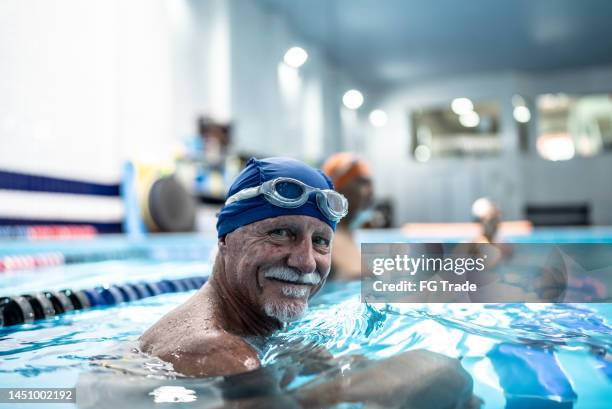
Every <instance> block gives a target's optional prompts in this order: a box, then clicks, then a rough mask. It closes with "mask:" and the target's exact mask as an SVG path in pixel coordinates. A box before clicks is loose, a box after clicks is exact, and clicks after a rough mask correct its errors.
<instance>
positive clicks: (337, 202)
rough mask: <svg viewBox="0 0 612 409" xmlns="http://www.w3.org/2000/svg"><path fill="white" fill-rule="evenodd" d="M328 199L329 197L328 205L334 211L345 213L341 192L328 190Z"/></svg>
mask: <svg viewBox="0 0 612 409" xmlns="http://www.w3.org/2000/svg"><path fill="white" fill-rule="evenodd" d="M326 199H327V206H328V207H329V209H330V210H331V211H332V212H334V213H336V214H342V213H343V211H344V200H342V199H343V198H342V196H340V195H339V194H337V193H335V192H328V193H327V195H326Z"/></svg>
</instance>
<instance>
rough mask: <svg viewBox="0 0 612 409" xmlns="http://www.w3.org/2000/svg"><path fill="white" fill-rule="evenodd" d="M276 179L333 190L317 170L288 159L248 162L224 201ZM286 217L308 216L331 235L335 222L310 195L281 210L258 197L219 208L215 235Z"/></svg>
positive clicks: (314, 197)
mask: <svg viewBox="0 0 612 409" xmlns="http://www.w3.org/2000/svg"><path fill="white" fill-rule="evenodd" d="M278 177H289V178H293V179H297V180H299V181H301V182H304V183H305V184H307V185H309V186H312V187H316V188H319V189H333V188H334V185H333V184H332V182H331V180H330V179H329V178H328V177H327V176H326V175H325V174H324V173H323V172H321V171H320V170H318V169H315V168H312V167H310V166H308V165H306V164H305V163H303V162H300V161H299V160H295V159H291V158H283V157H278V158H266V159H261V160H258V159H255V158H251V159H249V161H248V162H247V164H246V167H245V168H244V169H243V170H242V172H240V174H239V175H238V177H237V178H236V180H234V183H232V186H231V187H230V190H229V192H228V194H227V197H230V196H232V195H233V194H235V193H237V192H239V191H241V190H243V189H246V188H249V187H255V186H260V185H261V184H262V183H264V182H266V181H268V180H272V179H276V178H278ZM286 215H302V216H312V217H316V218H317V219H319V220H321V221H323V222H325V223H327V224H328V225H329V226H330V227H331V228H332V229H333V230H334V231H335V230H336V222H334V221H332V220H329V219H328V218H327V217H325V215H324V214H323V213H321V211H320V210H319V207H318V206H317V201H316V195H314V194H311V195H310V197H309V198H308V201H307V202H306V203H304V204H303V205H302V206H300V207H295V208H284V207H278V206H274V205H273V204H271V203H269V202H268V201H267V200H266V199H264V197H263V196H262V195H258V196H256V197H252V198H250V199H245V200H240V201H237V202H234V203H231V204H229V205H225V206H223V208H222V209H221V212H220V213H219V218H218V219H217V235H218V237H223V236H225V235H226V234H227V233H231V232H232V231H234V230H236V229H237V228H238V227H242V226H246V225H247V224H251V223H255V222H257V221H260V220H264V219H269V218H271V217H277V216H286Z"/></svg>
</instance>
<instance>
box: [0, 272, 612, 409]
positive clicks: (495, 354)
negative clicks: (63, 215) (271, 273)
mask: <svg viewBox="0 0 612 409" xmlns="http://www.w3.org/2000/svg"><path fill="white" fill-rule="evenodd" d="M188 296H189V294H168V295H164V296H159V297H155V298H151V299H146V300H142V301H140V302H137V303H134V304H126V305H124V306H122V307H120V308H108V309H94V310H91V311H84V312H82V313H79V314H66V315H64V316H62V317H58V318H56V319H55V320H51V321H43V322H41V323H37V324H30V325H27V326H22V327H17V328H13V329H3V330H2V332H1V333H0V362H1V365H0V383H1V384H2V386H21V387H41V386H62V387H66V386H73V385H75V384H77V381H78V382H79V388H80V389H81V390H85V391H88V392H87V393H81V394H77V395H78V401H79V406H82V407H88V405H91V404H93V402H107V403H108V404H109V406H108V407H111V406H113V402H114V406H115V407H121V405H120V406H117V402H121V399H124V400H123V402H128V401H129V402H130V406H131V407H139V406H141V407H148V405H151V404H152V403H153V402H156V401H160V402H161V401H165V402H179V403H177V404H179V405H191V404H195V403H197V404H198V407H219V406H221V405H223V402H226V401H227V400H228V399H229V400H231V401H232V402H237V401H238V400H242V401H245V400H246V401H248V402H250V404H249V405H248V406H246V407H252V405H255V407H256V406H257V404H263V403H262V402H265V406H263V407H273V406H274V405H278V407H291V405H295V402H294V401H286V397H285V395H287V392H292V393H293V392H296V391H298V390H299V389H300V388H302V387H304V386H308V385H312V384H313V383H321V382H323V383H325V382H326V380H329V379H332V378H333V377H335V376H337V375H338V374H342V373H344V372H347V373H350V372H351V371H353V372H354V371H358V370H360V369H361V368H363V366H364V365H368V360H370V359H374V360H379V359H383V358H388V357H395V356H397V355H398V354H400V353H403V352H405V351H410V350H416V349H427V350H430V351H435V352H440V353H442V354H444V355H447V356H450V357H457V358H461V359H462V362H463V365H464V366H465V367H466V368H467V369H468V371H469V372H470V373H471V374H472V376H473V377H474V382H475V392H476V393H477V394H478V395H479V396H480V397H481V398H483V399H484V401H485V407H487V408H496V407H501V408H503V407H513V406H512V405H514V407H520V406H516V405H520V404H522V403H521V402H523V403H524V402H525V399H532V398H534V397H535V398H536V399H539V400H540V401H543V400H548V402H551V401H556V402H565V403H566V406H565V407H574V408H578V409H581V408H582V409H595V408H602V409H603V408H608V404H609V400H610V398H611V397H612V392H610V391H612V359H610V353H611V351H612V330H611V329H612V327H611V325H610V321H611V318H612V308H611V306H609V305H600V304H591V305H588V306H585V305H569V304H568V305H561V304H559V305H552V304H528V305H525V304H506V305H478V304H454V305H451V304H393V305H384V304H380V305H378V304H377V305H367V304H363V303H361V302H360V300H359V283H353V284H342V285H335V284H330V285H329V286H328V287H327V288H326V291H325V292H324V293H323V294H321V295H320V296H318V298H317V299H316V300H315V301H314V302H313V303H312V305H311V308H310V310H309V313H308V314H307V315H306V316H305V317H304V318H303V319H302V320H301V321H299V322H296V323H293V324H291V325H289V326H287V327H286V328H285V329H284V330H283V331H280V332H279V333H277V334H275V335H274V336H273V337H271V338H269V339H267V340H260V339H250V340H249V342H251V343H252V344H253V345H254V346H255V347H256V348H257V349H258V350H259V351H260V356H261V361H262V364H263V366H264V368H263V369H261V370H259V371H256V372H255V373H252V374H246V375H241V376H238V377H230V378H225V379H223V378H214V379H206V380H203V379H193V378H185V377H183V376H181V375H180V374H177V373H175V372H174V371H173V370H172V367H171V366H170V365H169V364H167V363H164V362H162V361H160V360H158V359H155V358H151V357H147V356H144V355H142V354H139V353H138V352H137V351H134V349H133V346H134V345H135V344H134V340H135V339H136V338H137V336H138V335H139V334H140V333H142V331H144V330H145V329H146V328H147V327H148V326H149V325H150V324H152V323H153V322H154V321H155V320H157V319H158V318H159V317H160V316H161V315H163V314H164V313H165V312H167V311H168V310H169V309H170V308H173V307H174V306H176V305H178V304H180V303H181V302H183V301H184V300H185V299H186V298H187V297H188ZM406 371H407V374H408V373H409V372H410V371H413V368H406ZM88 388H89V389H88ZM296 393H297V392H296ZM262 396H267V397H268V398H269V397H270V396H273V397H274V399H272V400H270V399H268V398H266V399H267V400H264V401H262V400H261V399H262ZM291 402H293V403H291ZM513 402H514V403H513ZM123 404H125V403H123ZM251 404H252V405H251ZM164 405H166V404H164ZM567 405H569V406H567ZM572 405H573V406H572ZM58 407H60V406H58ZM164 407H165V406H164ZM342 407H345V406H342ZM356 407H359V405H357V406H356ZM536 407H537V406H536ZM541 407H543V406H541Z"/></svg>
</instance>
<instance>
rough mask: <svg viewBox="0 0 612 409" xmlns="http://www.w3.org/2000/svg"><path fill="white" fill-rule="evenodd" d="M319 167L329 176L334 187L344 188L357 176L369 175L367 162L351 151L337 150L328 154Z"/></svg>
mask: <svg viewBox="0 0 612 409" xmlns="http://www.w3.org/2000/svg"><path fill="white" fill-rule="evenodd" d="M321 169H322V170H323V172H325V174H326V175H327V176H329V177H330V178H331V180H332V182H333V183H334V186H336V189H342V188H344V186H346V185H347V184H348V183H349V182H350V181H351V180H353V179H354V178H356V177H358V176H365V177H370V175H371V172H370V167H369V166H368V163H367V162H366V161H365V160H363V159H362V158H360V157H359V156H357V155H355V154H354V153H351V152H339V153H336V154H334V155H332V156H330V157H329V158H328V159H327V160H326V161H325V163H324V164H323V166H321Z"/></svg>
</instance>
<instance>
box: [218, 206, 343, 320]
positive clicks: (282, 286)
mask: <svg viewBox="0 0 612 409" xmlns="http://www.w3.org/2000/svg"><path fill="white" fill-rule="evenodd" d="M332 239H333V231H332V229H331V228H330V227H329V226H328V225H327V224H326V223H323V222H322V221H321V220H319V219H316V218H314V217H309V216H279V217H275V218H270V219H265V220H262V221H259V222H255V223H252V224H249V225H247V226H244V227H241V228H239V229H237V230H235V231H233V232H231V233H229V234H228V235H227V236H226V237H225V241H221V242H220V245H219V250H220V252H221V256H222V257H223V260H224V263H225V274H227V281H228V283H229V285H230V287H231V288H230V291H234V292H235V294H237V295H238V296H241V297H246V298H247V299H248V301H250V303H251V304H253V305H255V306H256V307H257V308H260V309H261V310H262V311H264V312H265V313H266V314H267V315H268V316H271V317H273V318H276V319H278V320H279V321H281V322H288V321H294V320H296V319H298V318H299V317H301V316H302V314H303V313H304V312H305V310H306V308H307V307H308V299H309V298H310V297H312V296H313V295H314V294H315V293H316V292H317V291H319V289H320V288H321V287H322V286H323V284H324V282H325V280H326V279H327V276H328V274H329V269H330V265H331V241H332Z"/></svg>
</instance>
